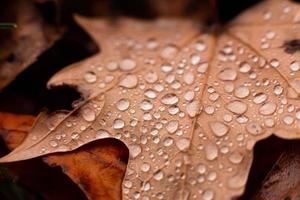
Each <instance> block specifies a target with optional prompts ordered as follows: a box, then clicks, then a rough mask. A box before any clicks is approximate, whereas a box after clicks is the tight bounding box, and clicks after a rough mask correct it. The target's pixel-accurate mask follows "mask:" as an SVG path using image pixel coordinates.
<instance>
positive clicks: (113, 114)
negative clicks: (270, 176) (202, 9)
mask: <svg viewBox="0 0 300 200" xmlns="http://www.w3.org/2000/svg"><path fill="white" fill-rule="evenodd" d="M77 21H78V22H79V24H80V25H81V26H82V27H83V28H84V29H85V30H86V31H88V32H89V34H90V35H91V36H92V37H93V38H94V40H95V41H96V42H97V43H98V45H99V46H101V50H102V51H101V53H99V54H97V55H95V56H93V57H91V58H89V59H86V60H84V61H81V62H79V63H77V64H74V65H72V66H70V67H68V68H65V69H64V70H62V71H61V72H59V73H58V74H56V75H55V76H54V77H53V78H52V79H51V80H50V81H49V85H50V86H59V85H63V84H68V85H71V86H74V87H77V88H78V90H79V91H80V92H81V93H82V94H83V95H84V97H85V99H86V100H85V101H84V102H82V103H80V104H77V105H76V107H75V108H74V110H73V111H72V112H63V111H61V112H57V113H54V114H51V115H46V114H42V115H41V116H40V118H39V119H38V120H37V122H36V123H35V125H34V127H33V129H32V131H31V133H30V134H29V136H28V137H27V139H26V140H25V141H24V142H23V143H22V144H21V145H20V146H19V147H17V148H16V149H15V150H14V151H13V152H12V153H10V154H9V155H7V156H5V157H3V158H2V159H1V160H0V161H1V162H12V161H18V160H23V159H29V158H33V157H37V156H41V155H45V154H49V153H54V152H65V151H71V150H73V149H76V148H78V147H80V146H82V145H84V144H86V143H88V142H91V141H94V140H98V139H102V138H110V137H112V138H117V139H119V140H121V141H123V142H124V143H125V144H126V145H127V147H128V148H129V152H130V158H129V163H128V166H127V170H126V175H125V177H124V180H123V189H122V194H123V199H143V200H147V199H204V200H210V199H225V200H226V199H231V198H232V197H235V196H239V195H240V194H241V193H242V192H243V191H244V187H245V183H246V181H247V176H248V173H249V168H250V166H251V162H252V157H253V155H252V149H253V146H254V145H255V143H256V142H257V141H259V140H261V139H263V138H266V137H268V136H270V135H271V134H275V135H277V136H279V137H282V138H286V139H293V138H300V131H299V125H300V121H299V119H300V112H299V111H300V110H299V106H300V105H299V93H300V75H299V69H300V61H299V58H298V57H299V52H295V53H294V54H290V53H286V52H285V50H284V48H282V46H283V45H284V44H285V42H286V41H290V40H295V39H299V37H300V35H299V32H298V30H299V27H300V24H299V23H300V6H299V5H298V4H297V3H294V2H291V1H288V0H268V1H266V2H264V3H262V4H260V5H257V6H255V7H254V8H252V9H249V10H248V11H246V12H245V13H243V14H242V15H241V16H239V17H238V18H237V19H236V20H234V21H233V22H232V23H230V24H229V25H228V26H227V27H225V28H224V29H223V31H222V32H214V31H212V32H211V33H207V32H205V31H202V28H201V26H199V24H198V23H195V22H192V21H189V20H180V19H177V20H171V19H159V20H157V21H152V22H146V21H138V20H133V19H119V20H117V21H109V20H105V19H86V18H83V17H77Z"/></svg>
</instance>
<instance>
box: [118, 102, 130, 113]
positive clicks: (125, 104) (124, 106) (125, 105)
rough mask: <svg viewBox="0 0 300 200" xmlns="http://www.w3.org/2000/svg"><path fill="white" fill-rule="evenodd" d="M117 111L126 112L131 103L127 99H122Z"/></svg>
mask: <svg viewBox="0 0 300 200" xmlns="http://www.w3.org/2000/svg"><path fill="white" fill-rule="evenodd" d="M116 106H117V109H118V110H120V111H125V110H127V109H128V108H129V101H128V100H127V99H120V100H119V101H118V102H117V103H116Z"/></svg>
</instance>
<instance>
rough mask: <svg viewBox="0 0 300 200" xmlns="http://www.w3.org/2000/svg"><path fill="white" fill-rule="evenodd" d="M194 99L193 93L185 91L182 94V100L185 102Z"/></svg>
mask: <svg viewBox="0 0 300 200" xmlns="http://www.w3.org/2000/svg"><path fill="white" fill-rule="evenodd" d="M194 97H195V93H194V92H193V91H187V92H186V93H185V94H184V99H185V100H187V101H192V100H193V99H194Z"/></svg>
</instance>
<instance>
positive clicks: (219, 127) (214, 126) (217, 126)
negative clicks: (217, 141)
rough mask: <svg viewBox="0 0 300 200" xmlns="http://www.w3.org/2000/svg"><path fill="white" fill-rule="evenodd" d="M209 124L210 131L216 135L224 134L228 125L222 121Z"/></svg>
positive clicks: (227, 129)
mask: <svg viewBox="0 0 300 200" xmlns="http://www.w3.org/2000/svg"><path fill="white" fill-rule="evenodd" d="M209 126H210V128H211V130H212V132H213V133H214V134H215V135H216V136H218V137H222V136H224V135H225V134H226V133H228V131H229V127H228V126H227V125H225V124H223V123H222V122H211V123H209Z"/></svg>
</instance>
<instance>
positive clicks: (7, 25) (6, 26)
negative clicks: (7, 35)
mask: <svg viewBox="0 0 300 200" xmlns="http://www.w3.org/2000/svg"><path fill="white" fill-rule="evenodd" d="M0 28H3V29H12V28H17V24H14V23H0Z"/></svg>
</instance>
